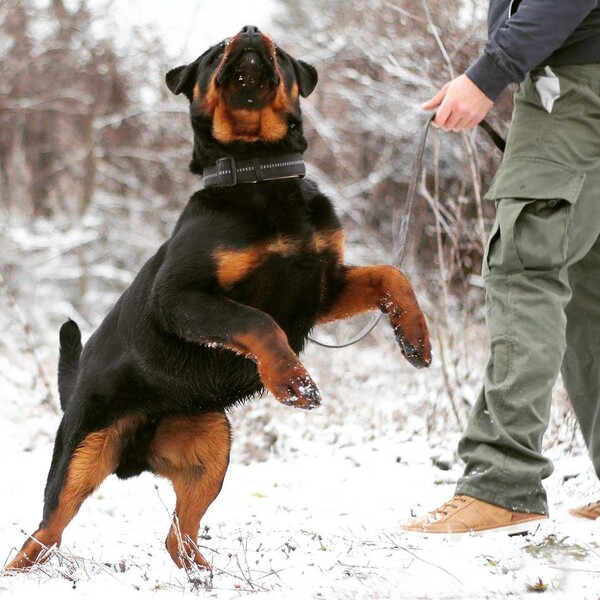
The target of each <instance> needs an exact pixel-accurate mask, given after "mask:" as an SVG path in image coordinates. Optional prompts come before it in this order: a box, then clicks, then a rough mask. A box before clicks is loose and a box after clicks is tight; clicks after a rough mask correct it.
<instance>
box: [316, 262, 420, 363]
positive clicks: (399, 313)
mask: <svg viewBox="0 0 600 600" xmlns="http://www.w3.org/2000/svg"><path fill="white" fill-rule="evenodd" d="M345 277H346V285H345V287H344V289H343V291H342V293H341V295H340V296H339V298H338V299H337V301H336V302H335V304H334V305H333V306H332V307H331V309H330V310H329V311H328V312H327V313H326V314H323V315H321V316H320V317H319V319H318V321H317V323H318V324H322V323H329V322H331V321H337V320H339V319H346V318H348V317H351V316H353V315H356V314H359V313H363V312H367V311H370V310H375V309H380V310H383V311H384V312H385V313H387V314H388V316H389V318H390V323H391V325H392V327H393V328H394V332H395V333H396V337H397V339H398V343H399V345H400V347H401V348H402V352H403V354H404V356H405V357H406V358H407V360H408V361H409V362H410V363H411V364H413V365H414V366H429V364H430V363H431V344H430V341H429V332H428V329H427V323H426V322H425V317H424V315H423V313H422V311H421V309H420V307H419V303H418V301H417V298H416V296H415V293H414V291H413V288H412V286H411V284H410V282H409V280H408V278H407V277H406V276H405V275H404V274H403V273H402V272H401V271H399V270H398V269H396V268H395V267H391V266H383V265H381V266H372V267H348V268H347V271H346V275H345Z"/></svg>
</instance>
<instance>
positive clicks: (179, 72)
mask: <svg viewBox="0 0 600 600" xmlns="http://www.w3.org/2000/svg"><path fill="white" fill-rule="evenodd" d="M197 66H198V63H197V61H194V62H193V63H192V64H190V65H182V66H181V67H176V68H175V69H171V70H170V71H169V72H168V73H167V74H166V76H165V81H166V82H167V87H168V88H169V89H170V90H171V91H172V92H173V93H174V94H175V95H178V94H181V93H182V92H183V93H184V94H185V95H186V96H187V97H188V98H190V99H191V98H192V96H193V93H194V84H195V83H196V69H197Z"/></svg>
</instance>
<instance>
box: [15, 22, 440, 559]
mask: <svg viewBox="0 0 600 600" xmlns="http://www.w3.org/2000/svg"><path fill="white" fill-rule="evenodd" d="M166 80H167V85H168V87H169V89H170V90H171V91H173V92H174V93H175V94H180V93H183V94H184V95H185V96H186V97H187V98H188V100H189V101H190V112H191V122H192V128H193V131H194V151H193V159H192V162H191V165H190V167H191V169H192V171H194V172H196V173H201V172H202V170H203V169H204V168H205V167H207V166H210V165H213V164H215V162H216V161H217V159H219V158H220V157H223V156H234V157H235V158H236V159H237V160H240V159H244V158H251V157H252V158H254V157H261V156H272V155H277V154H285V153H292V152H304V150H305V149H306V140H305V138H304V135H303V130H302V120H301V113H300V107H299V101H298V96H308V95H309V94H310V93H311V92H312V90H313V89H314V87H315V85H316V83H317V74H316V71H315V69H314V68H313V67H311V66H310V65H308V64H306V63H304V62H302V61H298V60H295V59H293V58H292V57H291V56H289V55H288V54H287V53H285V52H284V51H283V50H281V49H280V48H278V47H276V46H275V45H274V44H273V42H272V41H271V40H270V39H269V38H267V37H266V36H264V35H262V34H261V33H260V32H259V31H258V30H257V29H256V28H254V27H245V28H244V29H243V30H242V31H241V32H240V33H239V34H237V35H236V36H234V37H233V38H231V39H229V40H227V41H225V42H223V43H222V44H219V45H217V46H214V47H212V48H210V49H209V50H207V51H206V52H205V53H204V54H203V55H202V56H200V57H199V58H198V59H197V60H195V61H194V62H193V63H191V64H190V65H187V66H183V67H179V68H177V69H174V70H173V71H171V72H169V73H168V74H167V78H166ZM257 112H258V113H259V117H260V118H259V119H257V118H256V117H257ZM373 308H380V309H381V310H383V311H384V312H387V313H388V314H389V315H390V320H391V324H392V326H393V328H394V331H395V333H396V336H397V339H398V342H399V344H400V347H401V349H402V351H403V353H404V354H405V356H406V357H407V358H408V360H409V361H410V362H411V363H412V364H414V365H415V366H427V365H428V364H429V362H430V358H431V355H430V346H429V341H428V336H427V328H426V325H425V320H424V318H423V315H422V314H421V312H420V310H419V308H418V304H417V302H416V299H415V298H414V295H413V293H412V289H411V288H410V285H409V284H408V281H407V280H406V278H404V276H403V275H402V274H401V273H399V272H398V271H395V270H394V269H392V268H391V267H361V268H352V267H347V266H346V265H344V263H343V237H342V232H341V226H340V222H339V220H338V218H337V216H336V214H335V212H334V209H333V207H332V204H331V202H330V201H329V199H328V198H327V197H325V196H324V195H323V194H321V193H320V192H319V191H318V189H317V187H316V185H315V184H314V183H312V182H310V181H308V180H303V179H299V178H293V179H282V180H275V181H265V182H261V183H257V184H241V185H238V186H235V187H212V188H207V189H204V190H202V191H199V192H196V193H195V194H194V195H193V196H192V197H191V199H190V201H189V203H188V205H187V207H186V208H185V210H184V211H183V213H182V215H181V217H180V219H179V221H178V223H177V225H176V227H175V229H174V231H173V234H172V236H171V238H170V239H169V240H168V241H167V242H166V243H165V244H164V245H163V246H162V247H161V248H160V249H159V250H158V252H157V253H156V254H155V255H154V256H153V257H152V258H151V259H150V260H149V261H148V262H147V263H146V264H145V265H144V266H143V267H142V269H141V271H140V272H139V274H138V275H137V277H136V278H135V280H134V281H133V283H132V284H131V286H130V287H129V289H128V290H127V291H126V292H125V293H124V294H123V295H122V296H121V298H120V299H119V300H118V302H117V303H116V305H115V306H114V307H113V309H112V310H111V311H110V313H109V314H108V315H107V317H106V318H105V319H104V321H103V322H102V324H101V325H100V327H99V328H98V329H97V331H96V332H95V333H94V334H93V335H92V336H91V337H90V339H89V340H88V342H87V343H86V344H85V347H84V348H83V351H82V350H81V337H80V333H79V328H78V327H77V325H76V324H75V323H74V322H73V321H68V322H67V323H65V324H64V325H63V327H62V328H61V332H60V342H61V350H60V360H59V391H60V399H61V406H62V407H63V409H64V417H63V420H62V422H61V424H60V427H59V429H58V433H57V437H56V443H55V448H54V454H53V458H52V465H51V468H50V473H49V476H48V482H47V486H46V491H45V505H44V515H43V520H42V522H41V524H40V527H39V529H38V530H37V532H36V534H34V536H33V537H32V538H29V539H28V540H27V542H26V543H25V545H24V546H23V549H22V550H21V551H20V553H19V554H18V555H17V557H16V558H15V559H14V560H13V561H12V563H11V564H10V565H9V568H16V569H20V568H26V567H28V566H30V565H31V564H33V563H34V562H35V561H36V560H37V559H38V558H39V554H40V551H41V549H42V545H43V544H46V545H50V544H54V543H56V544H58V543H59V542H60V536H61V534H62V530H63V529H64V527H65V526H66V524H68V521H69V520H70V519H71V518H72V516H73V515H74V514H75V513H76V511H77V509H78V508H79V506H80V504H81V502H83V500H84V499H85V497H86V496H87V495H89V493H91V492H92V491H93V489H94V488H95V487H97V485H99V482H100V481H101V480H102V478H103V477H105V476H106V475H108V474H109V473H111V472H114V473H116V475H117V476H119V477H122V478H126V477H131V476H134V475H138V474H139V473H141V472H142V471H144V470H152V471H154V472H156V473H158V474H160V475H164V476H167V477H170V478H171V479H172V480H173V482H174V485H175V488H176V492H177V493H178V507H177V508H176V512H177V514H178V517H179V520H180V522H181V526H182V534H184V535H183V541H184V542H186V543H187V542H189V544H191V546H190V545H188V546H185V544H184V547H183V548H182V547H181V545H178V544H176V543H175V542H174V541H173V534H172V533H171V534H170V538H168V539H167V546H168V548H169V552H170V553H171V556H172V557H173V559H174V560H175V562H176V563H177V564H178V565H179V566H184V565H185V564H188V563H189V562H196V563H198V564H201V565H203V566H207V564H206V562H205V561H204V559H203V558H202V556H201V555H200V554H199V552H197V548H195V549H194V548H193V542H195V535H196V533H197V523H196V521H198V522H199V519H200V517H201V516H202V514H199V515H198V514H194V515H193V516H191V517H190V518H189V520H190V522H191V524H189V525H185V524H184V521H185V520H186V519H187V517H186V515H187V514H188V513H186V511H188V512H190V511H191V512H193V509H192V508H191V507H190V505H189V504H186V502H192V501H197V502H199V503H200V504H202V503H204V504H206V503H208V504H210V502H211V501H212V499H214V497H216V495H217V494H218V491H219V489H220V485H221V482H222V478H223V476H224V474H225V470H226V468H227V457H228V453H229V427H228V424H227V421H226V418H225V417H224V411H225V410H226V409H227V408H228V407H230V406H232V405H233V404H235V403H238V402H241V401H243V400H245V399H247V398H250V397H251V396H253V395H255V394H257V393H259V392H261V391H262V390H263V389H264V388H265V387H266V388H267V389H269V390H270V391H271V392H272V393H273V394H274V395H275V397H276V398H277V399H278V400H280V401H281V402H284V403H286V404H290V405H294V406H298V407H300V408H311V407H313V406H316V405H318V404H319V403H320V394H319V391H318V389H317V387H316V385H315V384H314V382H313V381H312V379H311V378H310V376H309V375H308V373H307V372H306V371H305V369H304V368H303V366H302V364H301V363H300V361H299V360H298V357H297V355H298V353H299V352H300V351H301V350H302V349H303V347H304V345H305V342H306V340H307V336H308V334H309V332H310V330H311V329H312V328H313V327H314V325H315V324H317V323H320V322H327V321H330V320H335V319H338V318H342V317H345V316H350V315H351V314H355V313H358V312H362V311H364V310H370V309H373ZM177 427H179V429H177ZM167 431H168V435H167ZM200 433H202V435H204V436H205V438H206V439H210V445H209V446H210V447H208V449H207V448H205V447H204V446H202V440H199V439H198V436H200ZM200 437H201V436H200ZM159 438H160V439H159ZM194 444H196V446H194ZM190 445H191V446H194V447H195V448H196V447H197V451H196V454H195V455H194V457H192V458H190V457H187V455H186V458H183V450H180V447H181V448H184V449H185V448H188V447H189V446H190ZM177 452H179V453H180V454H182V456H178V455H176V453H177ZM174 455H175V456H174ZM88 458H89V459H90V460H89V461H88ZM86 461H87V462H86ZM98 465H99V466H98ZM96 468H98V469H99V470H100V471H102V473H100V475H97V474H96V473H92V471H93V470H94V469H96ZM103 470H104V471H105V472H104V471H103ZM75 474H76V475H77V477H79V479H81V480H82V481H83V483H81V485H79V483H78V482H79V479H77V481H76V476H75ZM182 481H183V482H184V483H181V482H182ZM190 481H193V482H195V483H194V485H195V486H196V487H194V488H190V487H189V486H188V488H189V489H188V488H185V489H186V491H185V492H184V491H181V490H182V489H183V488H181V486H182V485H184V484H185V485H188V483H189V482H190ZM178 485H179V486H180V488H178V487H177V486H178ZM190 485H191V484H190ZM180 492H181V493H180ZM205 496H206V498H205ZM186 498H188V500H186ZM197 498H200V500H197ZM200 512H202V511H200ZM186 536H187V538H188V539H187V540H186Z"/></svg>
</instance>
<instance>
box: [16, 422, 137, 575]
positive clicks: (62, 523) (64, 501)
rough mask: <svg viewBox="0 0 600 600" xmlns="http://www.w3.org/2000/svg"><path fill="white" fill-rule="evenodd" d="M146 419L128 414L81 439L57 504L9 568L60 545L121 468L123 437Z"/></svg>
mask: <svg viewBox="0 0 600 600" xmlns="http://www.w3.org/2000/svg"><path fill="white" fill-rule="evenodd" d="M144 421H145V417H141V416H135V417H124V418H122V419H120V420H119V421H117V422H116V423H115V424H114V425H111V426H110V427H108V428H106V429H103V430H101V431H96V432H94V433H91V434H89V435H88V436H87V437H86V438H85V439H84V440H83V441H82V442H81V444H80V445H79V446H78V447H77V449H76V450H75V452H74V453H73V456H72V457H71V461H70V463H69V467H68V470H67V475H66V477H65V482H64V485H63V488H62V490H61V492H60V495H59V499H58V506H57V508H56V509H55V510H54V512H53V513H52V514H51V516H50V518H49V519H47V520H46V522H45V523H42V525H41V526H40V528H39V529H38V530H37V531H36V532H35V533H34V534H33V535H31V536H30V537H29V538H28V539H27V541H26V542H25V544H24V545H23V547H22V548H21V550H20V551H19V552H18V553H17V555H16V556H15V558H14V559H13V560H12V561H11V562H10V563H9V564H8V565H7V567H6V568H7V569H9V570H21V569H27V568H29V567H31V566H32V565H34V564H35V563H36V562H43V561H44V560H46V559H47V558H48V557H47V556H44V550H45V548H46V547H51V546H54V545H56V546H59V545H60V542H61V539H62V533H63V531H64V529H65V527H66V526H67V525H68V524H69V523H70V522H71V520H72V519H73V517H74V516H75V515H76V514H77V512H78V510H79V508H80V506H81V505H82V503H83V501H84V500H85V499H86V498H87V497H88V496H89V495H90V494H91V493H92V492H94V491H95V490H96V489H97V488H98V486H99V485H100V484H101V483H102V482H103V481H104V479H105V478H106V477H108V475H110V474H111V473H113V472H114V470H115V469H116V468H117V466H118V464H119V459H120V454H121V448H122V442H123V438H124V437H125V436H127V435H131V434H132V433H133V432H134V431H135V430H136V429H137V428H138V427H139V426H140V424H142V423H143V422H144Z"/></svg>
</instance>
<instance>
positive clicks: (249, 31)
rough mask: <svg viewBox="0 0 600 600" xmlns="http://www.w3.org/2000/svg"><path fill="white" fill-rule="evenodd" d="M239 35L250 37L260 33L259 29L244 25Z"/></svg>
mask: <svg viewBox="0 0 600 600" xmlns="http://www.w3.org/2000/svg"><path fill="white" fill-rule="evenodd" d="M240 33H242V34H243V35H247V36H250V37H252V36H253V35H258V34H259V33H260V29H259V28H258V27H255V26H254V25H245V26H244V27H242V30H241V32H240Z"/></svg>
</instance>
